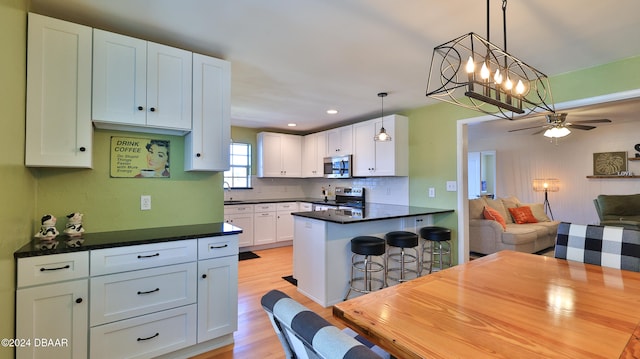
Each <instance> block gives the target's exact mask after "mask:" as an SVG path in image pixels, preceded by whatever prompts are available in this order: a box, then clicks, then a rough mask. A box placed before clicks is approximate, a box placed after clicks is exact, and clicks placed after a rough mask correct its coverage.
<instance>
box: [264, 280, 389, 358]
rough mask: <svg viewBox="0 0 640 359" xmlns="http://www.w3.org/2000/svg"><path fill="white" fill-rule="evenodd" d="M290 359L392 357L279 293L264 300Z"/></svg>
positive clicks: (269, 294)
mask: <svg viewBox="0 0 640 359" xmlns="http://www.w3.org/2000/svg"><path fill="white" fill-rule="evenodd" d="M261 304H262V307H263V308H264V310H265V311H266V312H267V315H268V316H269V319H270V320H271V324H272V325H273V329H274V330H275V332H276V334H277V335H278V339H280V343H281V344H282V347H283V348H284V352H285V355H286V358H287V359H294V358H295V359H318V358H320V359H340V358H343V359H351V358H353V359H355V358H362V359H369V358H371V359H374V358H375V359H380V358H391V356H390V355H389V354H388V353H386V352H385V351H384V350H382V349H381V348H380V347H378V346H375V345H373V344H372V343H371V342H369V341H367V340H366V339H364V338H362V337H360V336H358V335H357V333H356V332H354V331H353V330H349V329H348V328H347V329H346V330H340V329H338V328H337V327H335V326H333V325H331V323H329V322H328V321H327V320H325V319H324V318H322V317H321V316H319V315H318V314H316V313H315V312H313V311H311V310H309V309H308V308H307V307H305V306H303V305H302V304H300V303H298V302H297V301H295V300H294V299H292V298H291V297H289V296H288V295H287V294H285V293H283V292H281V291H279V290H271V291H269V292H268V293H267V294H265V295H264V296H263V297H262V299H261Z"/></svg>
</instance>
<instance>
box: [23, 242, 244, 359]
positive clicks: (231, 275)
mask: <svg viewBox="0 0 640 359" xmlns="http://www.w3.org/2000/svg"><path fill="white" fill-rule="evenodd" d="M90 259H91V266H89V262H90ZM17 278H18V285H17V290H16V337H17V338H46V339H47V340H53V341H54V344H55V340H58V339H59V340H60V345H59V346H56V347H54V348H52V347H43V346H39V347H37V346H35V345H34V343H31V346H29V347H26V346H25V347H21V348H17V350H16V357H17V358H18V359H22V358H47V359H49V358H83V359H84V358H87V356H89V357H90V358H153V357H157V356H161V355H163V354H166V355H167V356H169V357H175V356H179V357H188V356H193V355H196V354H199V353H201V352H203V351H207V350H212V349H215V348H217V347H220V346H222V345H226V344H230V343H232V342H233V332H234V331H235V330H236V329H237V327H238V322H237V320H238V319H237V316H238V236H237V235H223V236H215V237H207V238H199V239H187V240H182V241H169V242H161V243H153V244H144V245H132V246H121V247H114V248H106V249H97V250H90V251H83V252H74V253H63V254H54V255H41V256H35V257H28V258H19V259H18V261H17ZM31 340H34V339H31Z"/></svg>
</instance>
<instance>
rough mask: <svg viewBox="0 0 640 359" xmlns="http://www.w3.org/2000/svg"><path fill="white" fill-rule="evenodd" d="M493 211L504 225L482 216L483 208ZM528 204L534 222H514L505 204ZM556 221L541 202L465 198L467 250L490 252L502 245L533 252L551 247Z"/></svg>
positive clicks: (514, 199)
mask: <svg viewBox="0 0 640 359" xmlns="http://www.w3.org/2000/svg"><path fill="white" fill-rule="evenodd" d="M485 207H490V208H492V209H494V210H495V211H497V212H498V213H499V214H500V215H501V216H502V217H503V218H504V221H505V227H506V228H503V226H502V224H500V223H498V222H497V221H495V220H491V219H485V216H484V209H485ZM513 207H529V208H531V213H532V214H533V217H535V220H536V221H537V223H524V224H518V223H515V222H514V220H513V218H512V216H511V214H510V212H509V210H508V208H513ZM559 224H560V222H559V221H551V220H550V219H549V217H547V215H546V214H545V212H544V207H543V205H542V203H531V204H526V203H521V202H520V201H519V200H518V199H517V198H515V197H510V198H498V199H489V198H478V199H472V200H469V248H470V251H471V252H475V253H480V254H491V253H495V252H498V251H501V250H503V249H509V250H514V251H518V252H527V253H535V252H539V251H541V250H543V249H546V248H550V247H553V246H554V244H555V239H556V234H557V232H558V225H559Z"/></svg>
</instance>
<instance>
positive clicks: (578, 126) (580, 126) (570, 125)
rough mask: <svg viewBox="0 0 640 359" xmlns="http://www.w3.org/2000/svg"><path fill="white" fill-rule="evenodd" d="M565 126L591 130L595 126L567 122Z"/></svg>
mask: <svg viewBox="0 0 640 359" xmlns="http://www.w3.org/2000/svg"><path fill="white" fill-rule="evenodd" d="M566 126H567V127H569V128H571V129H574V128H575V129H576V130H593V129H594V128H596V126H586V125H576V124H574V123H568V124H567V125H566Z"/></svg>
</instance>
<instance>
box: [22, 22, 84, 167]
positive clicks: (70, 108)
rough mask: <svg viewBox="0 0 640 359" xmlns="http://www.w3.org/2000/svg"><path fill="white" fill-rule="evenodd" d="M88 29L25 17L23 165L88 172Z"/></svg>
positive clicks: (66, 23) (65, 23) (67, 23)
mask: <svg viewBox="0 0 640 359" xmlns="http://www.w3.org/2000/svg"><path fill="white" fill-rule="evenodd" d="M91 46H92V35H91V28H90V27H86V26H82V25H77V24H72V23H69V22H66V21H61V20H57V19H52V18H48V17H45V16H41V15H37V14H33V13H29V28H28V43H27V52H28V56H27V107H26V118H27V120H26V139H25V165H26V166H39V167H79V168H91V166H92V163H91V161H92V138H93V128H92V125H91Z"/></svg>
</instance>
